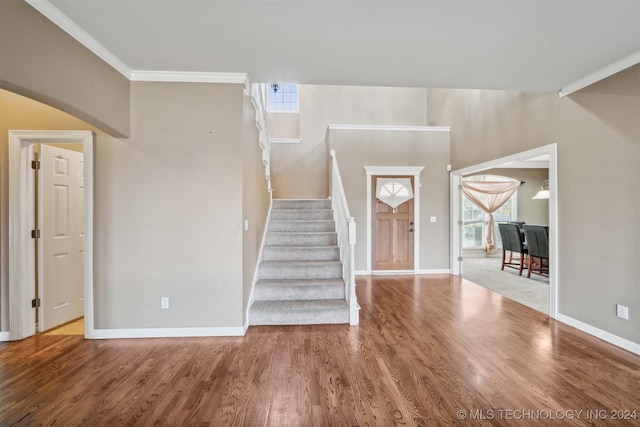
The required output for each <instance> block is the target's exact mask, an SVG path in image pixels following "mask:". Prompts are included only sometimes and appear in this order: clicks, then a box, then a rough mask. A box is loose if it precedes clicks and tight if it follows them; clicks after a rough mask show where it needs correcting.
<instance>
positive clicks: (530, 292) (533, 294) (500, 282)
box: [463, 256, 549, 314]
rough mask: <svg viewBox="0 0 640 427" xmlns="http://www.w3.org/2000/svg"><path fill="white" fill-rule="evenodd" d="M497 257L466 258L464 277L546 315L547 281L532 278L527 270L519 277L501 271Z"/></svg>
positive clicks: (534, 276) (547, 312) (547, 304)
mask: <svg viewBox="0 0 640 427" xmlns="http://www.w3.org/2000/svg"><path fill="white" fill-rule="evenodd" d="M500 262H501V259H500V258H499V257H484V256H483V257H477V258H474V257H465V258H464V260H463V277H464V278H465V279H467V280H470V281H472V282H474V283H476V284H478V285H480V286H483V287H485V288H487V289H491V290H492V291H494V292H496V293H499V294H500V295H502V296H504V297H506V298H509V299H512V300H514V301H517V302H519V303H521V304H524V305H526V306H528V307H531V308H533V309H535V310H538V311H541V312H543V313H546V314H549V279H548V278H546V277H542V276H538V275H534V274H532V275H531V278H530V279H527V272H526V270H525V271H524V272H523V275H522V277H521V276H519V275H518V270H514V269H510V268H505V269H504V271H501V270H500Z"/></svg>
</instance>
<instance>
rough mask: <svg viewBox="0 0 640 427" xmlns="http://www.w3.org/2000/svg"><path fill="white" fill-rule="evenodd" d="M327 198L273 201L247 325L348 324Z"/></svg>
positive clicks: (346, 307) (347, 310) (332, 221)
mask: <svg viewBox="0 0 640 427" xmlns="http://www.w3.org/2000/svg"><path fill="white" fill-rule="evenodd" d="M342 271H343V269H342V262H341V261H340V249H339V247H338V245H337V236H336V232H335V222H334V220H333V211H332V210H331V201H330V200H274V201H273V207H272V211H271V218H270V220H269V224H268V228H267V235H266V239H265V243H264V248H263V252H262V262H261V264H260V266H259V269H258V282H257V283H256V285H255V288H254V303H253V304H252V306H251V308H250V309H249V324H250V325H303V324H320V323H349V306H348V304H347V301H346V297H345V282H344V280H343V278H342Z"/></svg>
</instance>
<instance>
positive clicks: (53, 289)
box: [38, 144, 84, 331]
mask: <svg viewBox="0 0 640 427" xmlns="http://www.w3.org/2000/svg"><path fill="white" fill-rule="evenodd" d="M83 158H84V156H83V154H82V153H80V152H77V151H71V150H65V149H62V148H58V147H53V146H50V145H44V144H41V146H40V170H39V173H38V222H39V229H40V233H41V234H40V240H39V241H38V295H39V297H40V300H41V307H40V311H39V319H38V330H39V331H46V330H48V329H51V328H54V327H56V326H59V325H61V324H63V323H66V322H69V321H71V320H74V319H77V318H79V317H82V316H83V315H84V280H83V278H84V218H83V197H84V177H83V170H84V169H83Z"/></svg>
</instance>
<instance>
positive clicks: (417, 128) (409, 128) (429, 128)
mask: <svg viewBox="0 0 640 427" xmlns="http://www.w3.org/2000/svg"><path fill="white" fill-rule="evenodd" d="M327 129H328V130H391V131H410V132H449V131H450V128H449V127H448V126H395V125H335V124H330V125H329V126H327Z"/></svg>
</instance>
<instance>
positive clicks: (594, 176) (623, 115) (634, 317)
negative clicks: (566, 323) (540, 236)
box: [427, 66, 640, 343]
mask: <svg viewBox="0 0 640 427" xmlns="http://www.w3.org/2000/svg"><path fill="white" fill-rule="evenodd" d="M427 100H428V105H429V107H428V108H429V124H431V125H439V126H451V162H452V164H453V168H454V170H455V169H461V168H464V167H468V166H472V165H475V164H479V163H482V162H485V161H489V160H493V159H497V158H501V157H504V156H508V155H511V154H514V153H518V152H522V151H525V150H527V149H531V148H536V147H540V146H544V145H547V144H550V143H553V142H557V144H558V182H557V188H558V229H557V233H558V239H559V251H558V260H557V262H558V289H559V298H558V307H559V312H560V313H561V314H564V315H567V316H570V317H571V318H574V319H576V320H578V321H581V322H585V323H587V324H589V325H592V326H594V327H596V328H599V329H602V330H604V331H606V332H609V333H612V334H614V335H617V336H620V337H622V338H625V339H627V340H630V341H632V342H635V343H640V320H639V317H638V316H639V314H640V290H639V289H640V287H639V286H638V283H640V267H638V265H639V264H638V253H639V250H640V152H639V150H640V148H639V145H640V121H639V120H638V118H639V117H640V66H635V67H632V68H630V69H628V70H625V71H623V72H621V73H618V74H616V75H614V76H611V77H609V78H607V79H605V80H603V81H601V82H598V83H596V84H593V85H592V86H589V87H587V88H585V89H582V90H580V91H578V92H576V93H574V94H572V95H570V96H568V97H564V98H559V97H558V95H557V94H555V93H530V92H503V91H465V90H442V89H437V90H435V89H434V90H429V91H428V99H427ZM616 303H620V304H624V305H627V306H628V307H629V312H630V319H629V320H622V319H619V318H617V317H616V315H615V312H616V311H615V304H616Z"/></svg>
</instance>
